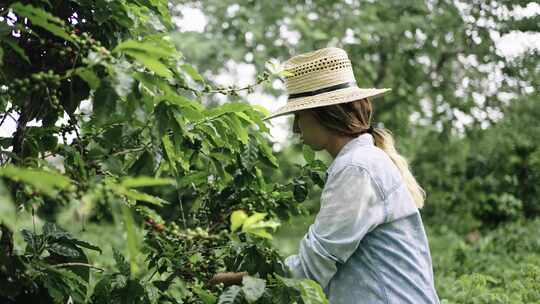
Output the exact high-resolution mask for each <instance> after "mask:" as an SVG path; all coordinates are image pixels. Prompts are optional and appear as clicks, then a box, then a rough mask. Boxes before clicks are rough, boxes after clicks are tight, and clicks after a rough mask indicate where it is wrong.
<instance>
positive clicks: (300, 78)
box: [284, 47, 356, 94]
mask: <svg viewBox="0 0 540 304" xmlns="http://www.w3.org/2000/svg"><path fill="white" fill-rule="evenodd" d="M284 68H285V70H287V71H288V72H289V73H290V75H289V76H287V77H286V78H285V86H286V88H287V92H288V93H289V94H296V93H303V92H309V91H314V90H318V89H322V88H326V87H331V86H334V85H339V84H343V83H350V82H353V83H356V79H355V77H354V73H353V69H352V65H351V61H350V60H349V57H348V55H347V52H345V50H343V49H340V48H336V47H330V48H324V49H320V50H316V51H313V52H309V53H305V54H300V55H297V56H294V57H292V58H290V59H289V60H287V61H286V62H285V63H284Z"/></svg>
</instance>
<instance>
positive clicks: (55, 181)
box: [0, 165, 71, 196]
mask: <svg viewBox="0 0 540 304" xmlns="http://www.w3.org/2000/svg"><path fill="white" fill-rule="evenodd" d="M0 176H4V177H7V178H9V179H12V180H14V181H18V182H23V183H26V184H29V185H31V186H33V187H34V188H36V189H37V190H39V191H42V192H43V193H45V194H48V195H50V196H54V195H55V194H56V191H57V189H60V190H64V189H67V188H68V187H69V186H70V185H71V180H70V179H69V178H67V177H65V176H64V175H61V174H59V173H56V172H50V171H43V170H36V169H26V168H18V167H15V166H12V165H7V166H5V167H3V168H0Z"/></svg>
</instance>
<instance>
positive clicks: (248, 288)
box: [242, 276, 266, 303]
mask: <svg viewBox="0 0 540 304" xmlns="http://www.w3.org/2000/svg"><path fill="white" fill-rule="evenodd" d="M265 289H266V281H265V280H263V279H259V278H255V277H252V276H244V277H243V278H242V291H243V292H244V296H245V297H246V300H247V301H248V302H249V303H255V302H256V301H257V300H258V299H259V298H260V297H262V295H263V294H264V290H265Z"/></svg>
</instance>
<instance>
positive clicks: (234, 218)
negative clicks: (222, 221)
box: [231, 210, 248, 232]
mask: <svg viewBox="0 0 540 304" xmlns="http://www.w3.org/2000/svg"><path fill="white" fill-rule="evenodd" d="M247 218H248V216H247V214H246V212H244V210H236V211H234V212H233V213H231V231H232V232H234V231H236V230H237V229H238V228H240V227H241V226H242V224H244V221H245V220H246V219H247Z"/></svg>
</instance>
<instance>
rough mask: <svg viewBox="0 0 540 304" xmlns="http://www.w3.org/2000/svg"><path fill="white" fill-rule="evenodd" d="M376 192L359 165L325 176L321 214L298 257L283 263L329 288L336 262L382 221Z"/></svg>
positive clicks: (345, 255) (382, 206) (294, 272)
mask: <svg viewBox="0 0 540 304" xmlns="http://www.w3.org/2000/svg"><path fill="white" fill-rule="evenodd" d="M377 191H378V190H377V188H376V185H375V183H374V181H373V180H372V178H371V176H370V175H369V173H368V172H367V171H366V170H365V169H363V168H361V167H358V166H345V167H344V168H341V169H339V170H338V172H336V173H334V174H332V175H331V176H329V177H328V181H327V183H326V185H325V187H324V190H323V193H322V196H321V208H320V211H319V213H318V214H317V217H316V218H315V222H314V223H313V224H312V225H311V226H310V227H309V230H308V232H307V233H306V235H305V236H304V238H303V239H302V240H301V242H300V250H299V253H298V255H293V256H290V257H288V258H287V259H286V260H285V263H286V264H287V266H289V268H290V269H291V271H292V273H293V276H294V277H298V278H309V279H313V280H315V281H317V282H318V283H319V284H320V285H321V286H322V287H323V288H325V287H326V285H328V282H329V281H330V279H331V278H332V277H333V276H334V274H335V273H336V271H337V263H345V261H347V260H348V259H349V257H350V256H351V255H352V254H353V253H354V251H355V250H356V249H357V247H358V244H359V243H360V241H361V240H362V238H363V237H364V235H365V234H366V233H368V232H370V231H371V230H373V229H374V228H375V227H376V226H378V225H379V224H381V223H382V222H383V220H384V218H385V216H386V214H385V211H384V210H385V209H384V202H383V201H382V200H381V199H380V196H379V195H378V193H377Z"/></svg>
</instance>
